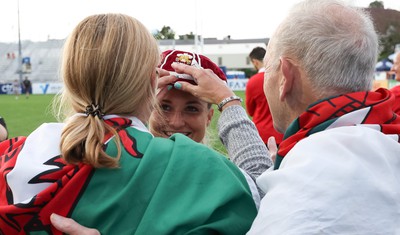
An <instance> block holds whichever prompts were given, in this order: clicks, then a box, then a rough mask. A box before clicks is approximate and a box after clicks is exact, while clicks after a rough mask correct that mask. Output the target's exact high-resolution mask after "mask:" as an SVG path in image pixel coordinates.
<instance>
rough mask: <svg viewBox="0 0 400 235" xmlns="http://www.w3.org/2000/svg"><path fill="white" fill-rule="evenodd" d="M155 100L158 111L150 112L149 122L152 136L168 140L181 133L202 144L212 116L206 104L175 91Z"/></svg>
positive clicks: (184, 93) (172, 90)
mask: <svg viewBox="0 0 400 235" xmlns="http://www.w3.org/2000/svg"><path fill="white" fill-rule="evenodd" d="M157 99H158V102H159V105H160V109H159V111H157V110H155V111H153V112H152V114H151V117H150V122H149V124H150V131H151V132H152V133H153V135H155V136H159V137H164V138H168V137H170V136H171V135H173V134H175V133H181V134H184V135H186V136H188V137H189V138H191V139H193V140H194V141H196V142H202V140H203V139H204V137H205V134H206V128H207V126H208V125H209V124H210V122H211V118H212V116H213V114H214V110H213V109H212V108H209V105H208V104H207V103H206V102H204V101H201V100H200V99H198V98H196V97H194V96H193V95H191V94H189V93H187V92H184V91H180V90H176V89H171V90H170V91H168V92H166V94H165V95H164V96H163V97H157Z"/></svg>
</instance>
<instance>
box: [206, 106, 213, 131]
mask: <svg viewBox="0 0 400 235" xmlns="http://www.w3.org/2000/svg"><path fill="white" fill-rule="evenodd" d="M213 116H214V109H213V108H212V107H211V108H210V109H209V110H208V114H207V127H208V126H210V124H211V119H212V117H213Z"/></svg>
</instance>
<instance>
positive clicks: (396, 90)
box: [390, 85, 400, 115]
mask: <svg viewBox="0 0 400 235" xmlns="http://www.w3.org/2000/svg"><path fill="white" fill-rule="evenodd" d="M390 91H391V92H392V93H393V94H394V97H395V98H396V101H395V103H394V105H393V111H394V112H395V113H397V114H398V115H400V85H397V86H394V87H392V89H390Z"/></svg>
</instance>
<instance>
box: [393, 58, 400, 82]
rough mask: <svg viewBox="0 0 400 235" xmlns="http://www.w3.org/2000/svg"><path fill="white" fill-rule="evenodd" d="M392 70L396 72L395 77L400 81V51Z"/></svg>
mask: <svg viewBox="0 0 400 235" xmlns="http://www.w3.org/2000/svg"><path fill="white" fill-rule="evenodd" d="M391 71H392V72H394V74H395V76H396V77H395V79H396V80H397V81H400V52H398V53H397V54H396V57H395V58H394V61H393V66H392V69H391Z"/></svg>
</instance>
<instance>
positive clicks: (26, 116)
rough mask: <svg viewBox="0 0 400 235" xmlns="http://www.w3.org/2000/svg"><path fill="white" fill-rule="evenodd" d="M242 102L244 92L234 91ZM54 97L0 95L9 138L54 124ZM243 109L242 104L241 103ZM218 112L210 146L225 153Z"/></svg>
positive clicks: (216, 112)
mask: <svg viewBox="0 0 400 235" xmlns="http://www.w3.org/2000/svg"><path fill="white" fill-rule="evenodd" d="M235 93H236V94H237V95H238V96H240V97H242V98H243V100H244V98H245V97H244V91H236V92H235ZM53 98H54V95H31V96H30V97H29V98H28V99H26V98H25V96H24V95H21V96H19V98H18V99H15V96H14V95H0V116H2V117H4V119H5V121H6V124H7V129H8V131H9V137H15V136H27V135H29V133H31V132H32V131H33V130H35V129H36V128H37V127H38V126H40V125H41V124H42V123H45V122H55V121H56V119H55V118H54V117H53V115H52V112H51V106H50V104H51V102H52V100H53ZM242 105H243V107H244V102H243V104H242ZM218 118H219V111H218V110H215V112H214V118H213V120H212V123H211V127H210V135H211V138H212V139H213V140H214V141H212V142H211V146H212V147H213V148H215V149H216V150H217V151H220V152H222V153H226V151H225V148H224V146H223V145H222V144H221V143H220V141H219V139H218V136H217V130H216V126H217V120H218Z"/></svg>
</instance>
